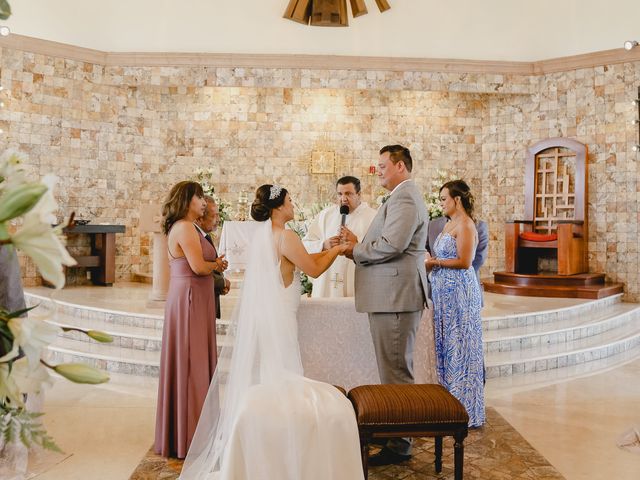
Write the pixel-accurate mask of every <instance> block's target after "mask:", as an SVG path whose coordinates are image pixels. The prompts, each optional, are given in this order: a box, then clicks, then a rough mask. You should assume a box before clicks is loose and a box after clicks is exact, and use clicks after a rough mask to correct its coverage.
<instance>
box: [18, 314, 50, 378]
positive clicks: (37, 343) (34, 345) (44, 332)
mask: <svg viewBox="0 0 640 480" xmlns="http://www.w3.org/2000/svg"><path fill="white" fill-rule="evenodd" d="M9 330H11V333H12V334H13V338H14V345H15V344H16V343H17V344H18V346H19V347H20V348H21V349H22V351H23V352H24V354H25V356H26V357H27V359H28V360H29V365H31V366H32V367H35V366H36V365H39V364H40V358H41V357H42V351H43V350H44V349H45V348H47V346H48V345H49V344H50V343H51V342H53V341H54V340H55V339H56V337H57V336H58V334H59V333H61V329H60V327H57V326H55V325H51V324H50V323H48V322H46V321H44V320H42V319H40V318H34V317H31V316H30V317H17V318H12V319H11V320H9Z"/></svg>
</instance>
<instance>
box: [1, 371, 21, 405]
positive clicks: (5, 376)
mask: <svg viewBox="0 0 640 480" xmlns="http://www.w3.org/2000/svg"><path fill="white" fill-rule="evenodd" d="M23 398H24V397H23V395H22V393H21V392H20V389H19V388H18V385H16V382H15V381H14V379H13V375H11V374H10V373H9V365H7V364H0V402H2V403H4V404H6V403H7V400H9V402H10V403H11V404H12V405H15V406H17V407H23V406H24V401H23Z"/></svg>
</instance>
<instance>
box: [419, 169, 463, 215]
mask: <svg viewBox="0 0 640 480" xmlns="http://www.w3.org/2000/svg"><path fill="white" fill-rule="evenodd" d="M456 178H458V177H457V176H456V175H454V174H453V172H448V171H447V170H438V172H437V177H436V178H435V179H433V180H432V181H431V191H430V192H427V193H425V194H424V201H425V203H426V205H427V212H428V213H429V219H434V218H438V217H441V216H442V215H443V214H444V212H443V211H442V207H441V206H440V187H442V185H444V184H445V183H447V182H449V181H451V180H455V179H456Z"/></svg>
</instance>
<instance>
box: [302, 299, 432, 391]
mask: <svg viewBox="0 0 640 480" xmlns="http://www.w3.org/2000/svg"><path fill="white" fill-rule="evenodd" d="M298 341H299V342H300V353H301V356H302V365H303V368H304V375H305V376H306V377H309V378H312V379H314V380H319V381H322V382H327V383H331V384H332V385H339V386H342V387H344V388H346V389H347V390H349V389H351V388H354V387H356V386H358V385H371V384H377V383H380V377H379V375H378V367H377V363H376V356H375V351H374V349H373V341H372V339H371V332H370V331H369V318H368V316H367V314H366V313H358V312H356V310H355V303H354V299H353V297H346V298H306V297H305V298H303V299H302V301H301V302H300V308H299V310H298ZM413 360H414V374H415V379H416V383H437V380H436V378H435V366H434V363H433V362H434V361H435V353H434V351H433V323H432V319H431V315H429V314H425V315H423V317H422V320H421V323H420V329H419V331H418V334H417V337H416V343H415V348H414V359H413Z"/></svg>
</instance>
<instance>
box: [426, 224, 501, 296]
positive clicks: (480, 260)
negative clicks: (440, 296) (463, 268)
mask: <svg viewBox="0 0 640 480" xmlns="http://www.w3.org/2000/svg"><path fill="white" fill-rule="evenodd" d="M446 223H447V217H438V218H434V219H433V220H430V221H429V226H428V227H427V245H426V248H427V252H429V253H430V254H431V255H433V246H434V245H435V243H436V239H437V238H438V235H440V233H441V232H442V230H443V229H444V226H445V224H446ZM476 230H477V231H478V245H477V246H476V256H475V257H473V261H472V262H471V265H472V266H473V269H474V270H475V272H476V278H477V279H478V285H480V287H481V288H482V283H480V267H481V266H482V265H484V262H485V261H486V260H487V254H488V253H489V228H488V226H487V222H485V221H484V220H478V221H477V222H476ZM429 294H431V291H429ZM429 298H431V297H429Z"/></svg>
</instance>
